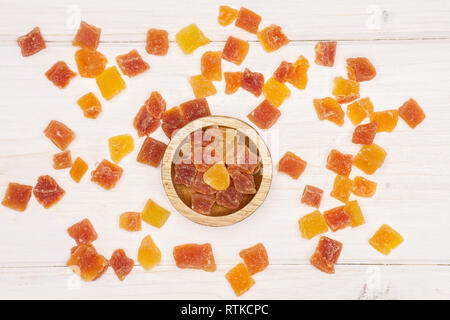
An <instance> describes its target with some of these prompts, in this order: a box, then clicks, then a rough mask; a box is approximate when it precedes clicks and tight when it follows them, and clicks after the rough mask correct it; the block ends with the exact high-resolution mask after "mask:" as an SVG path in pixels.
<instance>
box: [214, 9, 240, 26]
mask: <svg viewBox="0 0 450 320" xmlns="http://www.w3.org/2000/svg"><path fill="white" fill-rule="evenodd" d="M238 12H239V11H237V10H236V9H233V8H231V7H229V6H220V7H219V16H218V17H217V21H218V22H219V24H220V25H221V26H223V27H226V26H228V25H230V24H231V23H233V21H234V20H236V17H237V15H238Z"/></svg>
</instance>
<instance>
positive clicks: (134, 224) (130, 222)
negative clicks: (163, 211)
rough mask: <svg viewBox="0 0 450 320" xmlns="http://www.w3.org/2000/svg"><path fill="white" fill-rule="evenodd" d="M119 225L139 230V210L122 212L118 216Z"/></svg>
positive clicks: (133, 230) (140, 226) (131, 229)
mask: <svg viewBox="0 0 450 320" xmlns="http://www.w3.org/2000/svg"><path fill="white" fill-rule="evenodd" d="M119 227H120V228H121V229H124V230H127V231H130V232H135V231H141V229H142V222H141V213H140V212H124V213H122V214H121V215H120V217H119Z"/></svg>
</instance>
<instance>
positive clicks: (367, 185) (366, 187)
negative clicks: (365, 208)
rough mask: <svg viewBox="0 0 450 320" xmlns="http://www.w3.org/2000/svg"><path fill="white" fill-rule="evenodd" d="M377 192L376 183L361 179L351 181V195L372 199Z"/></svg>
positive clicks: (356, 178)
mask: <svg viewBox="0 0 450 320" xmlns="http://www.w3.org/2000/svg"><path fill="white" fill-rule="evenodd" d="M376 191H377V183H376V182H373V181H370V180H368V179H365V178H363V177H355V178H354V179H353V191H352V192H353V194H354V195H355V196H358V197H372V196H373V195H374V194H375V192H376Z"/></svg>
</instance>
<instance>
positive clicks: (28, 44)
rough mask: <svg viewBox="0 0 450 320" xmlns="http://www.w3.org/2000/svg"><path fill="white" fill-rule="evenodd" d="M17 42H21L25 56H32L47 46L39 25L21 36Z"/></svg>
mask: <svg viewBox="0 0 450 320" xmlns="http://www.w3.org/2000/svg"><path fill="white" fill-rule="evenodd" d="M17 43H18V44H19V47H20V49H21V52H22V56H23V57H28V56H32V55H33V54H35V53H38V52H39V51H41V50H43V49H45V48H46V45H45V41H44V38H43V37H42V34H41V30H40V29H39V27H35V28H34V29H33V30H31V31H30V32H28V33H27V34H26V35H24V36H20V37H19V38H18V39H17Z"/></svg>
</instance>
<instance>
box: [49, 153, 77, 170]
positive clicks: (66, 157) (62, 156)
mask: <svg viewBox="0 0 450 320" xmlns="http://www.w3.org/2000/svg"><path fill="white" fill-rule="evenodd" d="M71 166H72V156H71V154H70V150H66V151H63V152H60V153H57V154H54V155H53V168H54V169H56V170H60V169H67V168H70V167H71Z"/></svg>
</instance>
